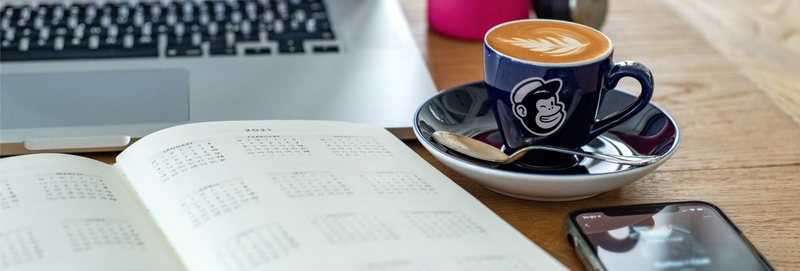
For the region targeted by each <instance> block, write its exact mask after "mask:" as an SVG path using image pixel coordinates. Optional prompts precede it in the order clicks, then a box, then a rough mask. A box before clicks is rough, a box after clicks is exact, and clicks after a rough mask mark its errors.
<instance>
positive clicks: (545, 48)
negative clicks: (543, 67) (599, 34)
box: [498, 35, 589, 56]
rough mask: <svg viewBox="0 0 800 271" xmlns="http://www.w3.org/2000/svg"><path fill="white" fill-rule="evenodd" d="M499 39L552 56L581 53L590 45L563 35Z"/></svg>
mask: <svg viewBox="0 0 800 271" xmlns="http://www.w3.org/2000/svg"><path fill="white" fill-rule="evenodd" d="M498 40H500V41H502V42H505V43H509V44H511V45H515V46H519V47H522V48H528V49H530V50H531V51H535V52H540V53H544V54H548V55H552V56H568V55H574V54H577V53H580V52H581V51H583V48H585V47H586V46H587V45H589V44H587V43H581V42H580V41H578V40H576V39H574V38H571V37H568V36H563V35H562V36H558V37H547V38H539V39H523V38H513V39H510V40H507V39H503V38H499V39H498Z"/></svg>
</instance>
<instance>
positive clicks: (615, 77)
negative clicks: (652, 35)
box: [584, 61, 653, 144]
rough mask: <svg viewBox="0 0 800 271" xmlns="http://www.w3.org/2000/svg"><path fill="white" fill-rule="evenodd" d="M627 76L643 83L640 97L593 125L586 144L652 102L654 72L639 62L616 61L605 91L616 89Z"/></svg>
mask: <svg viewBox="0 0 800 271" xmlns="http://www.w3.org/2000/svg"><path fill="white" fill-rule="evenodd" d="M626 76H629V77H633V78H634V79H636V81H639V84H641V85H642V91H641V93H640V94H639V97H636V100H634V101H633V102H632V103H631V104H629V105H628V106H626V107H625V108H624V109H622V110H620V111H617V112H614V113H613V114H610V115H608V116H606V117H604V118H603V119H601V120H598V121H596V122H595V123H594V124H593V125H592V130H591V131H590V132H589V137H588V139H587V140H586V142H584V144H586V143H589V141H591V140H592V139H594V138H596V137H597V136H599V135H600V134H602V133H604V132H606V131H608V130H609V129H611V128H612V127H614V126H616V125H617V124H620V123H622V122H623V121H626V120H628V119H629V118H631V117H633V116H634V115H636V113H639V111H642V109H644V108H645V107H646V106H647V105H648V104H649V103H650V97H652V96H653V74H652V73H650V69H648V68H647V67H645V66H644V65H642V64H641V63H639V62H635V61H623V62H619V63H614V64H613V66H612V67H611V72H610V73H609V75H608V80H607V81H606V82H607V85H606V88H605V91H608V90H611V89H614V88H615V87H616V86H617V83H619V80H620V79H622V78H623V77H626Z"/></svg>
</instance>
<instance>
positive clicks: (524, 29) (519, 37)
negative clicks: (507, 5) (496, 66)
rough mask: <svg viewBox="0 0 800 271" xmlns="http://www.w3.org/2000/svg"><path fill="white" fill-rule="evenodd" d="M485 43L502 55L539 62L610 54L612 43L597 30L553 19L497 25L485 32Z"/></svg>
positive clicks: (584, 59) (582, 59) (566, 60)
mask: <svg viewBox="0 0 800 271" xmlns="http://www.w3.org/2000/svg"><path fill="white" fill-rule="evenodd" d="M486 44H487V45H488V46H489V47H491V48H492V49H493V50H495V51H497V52H498V53H501V54H503V55H506V56H509V57H512V58H517V59H520V60H526V61H532V62H541V63H555V64H567V63H577V62H582V61H587V60H593V59H596V58H600V57H606V56H608V55H610V54H611V42H610V41H609V40H608V38H606V36H605V35H603V34H602V33H600V32H599V31H597V30H594V29H592V28H590V27H587V26H584V25H580V24H576V23H569V22H563V21H552V20H528V21H516V22H511V23H506V24H502V25H499V26H496V27H494V28H492V29H491V30H489V32H488V34H487V35H486Z"/></svg>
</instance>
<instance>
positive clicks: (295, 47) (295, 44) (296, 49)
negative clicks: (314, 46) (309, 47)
mask: <svg viewBox="0 0 800 271" xmlns="http://www.w3.org/2000/svg"><path fill="white" fill-rule="evenodd" d="M278 52H280V53H281V54H294V53H304V52H305V50H304V49H303V42H302V41H301V40H279V41H278Z"/></svg>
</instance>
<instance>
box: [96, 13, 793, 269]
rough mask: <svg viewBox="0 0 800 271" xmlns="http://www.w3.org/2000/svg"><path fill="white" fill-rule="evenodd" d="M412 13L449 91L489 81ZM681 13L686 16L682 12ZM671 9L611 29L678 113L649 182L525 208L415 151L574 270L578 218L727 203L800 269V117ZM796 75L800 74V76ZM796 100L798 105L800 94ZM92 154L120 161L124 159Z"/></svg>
mask: <svg viewBox="0 0 800 271" xmlns="http://www.w3.org/2000/svg"><path fill="white" fill-rule="evenodd" d="M664 1H671V0H664ZM743 1H749V0H743ZM682 2H692V1H682ZM717 2H719V1H717ZM401 5H402V7H403V9H404V11H405V13H406V16H407V19H408V21H409V23H410V25H411V28H412V31H413V33H414V35H415V37H416V39H417V41H418V44H419V46H420V49H421V50H422V53H423V55H424V57H425V60H426V61H427V63H428V67H429V69H430V72H431V74H432V75H433V79H434V81H435V83H436V86H437V87H438V88H439V89H446V88H449V87H453V86H456V85H460V84H463V83H467V82H472V81H478V80H481V79H482V78H483V68H482V61H483V60H482V54H483V53H482V52H483V51H482V50H483V47H482V44H481V43H480V42H469V41H460V40H455V39H451V38H447V37H445V36H442V35H439V34H436V33H433V32H431V31H429V29H428V26H427V20H426V9H425V5H426V1H425V0H401ZM670 5H671V6H673V7H677V8H680V3H675V2H670ZM670 5H667V4H665V3H663V2H661V1H660V0H611V1H610V5H609V8H610V11H609V14H608V17H607V21H606V24H605V25H604V26H603V28H602V30H603V32H605V33H606V34H607V35H608V36H610V37H611V39H612V40H613V41H614V45H615V48H616V51H615V59H616V60H617V61H621V60H636V61H639V62H642V63H644V64H646V65H647V66H648V67H649V68H650V69H651V70H652V72H653V74H654V76H655V86H656V87H655V96H654V98H653V102H654V103H656V104H658V105H659V106H660V107H661V108H663V109H664V110H666V111H667V112H669V114H670V115H671V116H672V117H673V118H674V119H675V121H676V122H677V123H678V126H679V127H680V130H681V135H682V138H681V146H680V148H679V149H678V151H677V153H676V154H675V155H674V156H673V157H672V158H671V159H670V160H669V161H667V162H666V163H665V164H664V165H663V166H661V167H660V168H659V169H658V170H656V171H655V172H654V173H652V174H650V175H648V176H646V177H645V178H643V179H642V180H639V181H637V182H635V183H633V184H631V185H628V186H625V187H623V188H621V189H618V190H615V191H611V192H607V193H604V194H601V195H599V196H596V197H593V198H589V199H585V200H579V201H572V202H536V201H527V200H520V199H515V198H510V197H506V196H502V195H499V194H496V193H493V192H491V191H489V190H487V189H485V188H483V187H482V186H480V185H477V184H476V183H474V182H472V181H470V180H468V179H467V178H465V177H463V176H461V175H459V174H457V173H455V172H454V171H453V170H451V169H449V168H447V167H445V166H444V165H442V164H441V163H439V162H438V161H437V160H436V159H434V158H433V157H432V156H431V155H430V153H428V152H427V151H426V150H425V149H424V148H423V147H422V146H421V145H420V143H419V142H417V141H407V142H406V143H407V144H408V145H409V146H410V147H411V148H412V149H414V150H415V151H416V152H417V153H419V155H420V156H422V157H423V158H425V159H426V160H427V161H429V162H430V163H431V164H433V165H434V166H435V167H436V168H438V169H439V170H441V171H442V172H444V173H445V174H446V175H447V176H449V177H450V178H451V179H452V180H453V181H455V182H456V183H458V184H459V185H461V186H462V187H463V188H464V189H466V190H467V191H469V192H470V193H472V195H474V196H475V197H477V198H478V199H480V200H481V201H482V202H483V203H484V204H486V205H487V206H488V207H489V208H491V209H492V210H493V211H495V212H497V213H498V214H499V215H500V216H501V217H502V218H504V219H505V220H506V221H508V222H509V223H510V224H511V225H512V226H514V227H516V228H517V229H518V230H519V231H521V232H522V233H523V234H525V235H526V236H527V237H528V238H530V239H531V240H533V241H534V242H535V243H536V244H538V245H539V246H541V247H542V248H544V249H545V250H546V251H547V252H549V253H550V254H552V255H553V256H554V257H556V258H557V259H558V260H560V261H561V262H562V263H564V264H565V265H567V266H568V267H570V268H571V269H573V270H581V269H582V267H581V265H580V263H579V262H578V260H577V258H576V256H575V254H574V252H573V251H572V248H571V247H570V246H569V244H568V243H567V241H566V237H565V233H564V230H563V229H562V228H561V221H562V219H563V218H564V216H565V215H566V214H567V213H568V212H569V211H571V210H573V209H576V208H583V207H593V206H604V205H619V204H633V203H647V202H662V201H679V200H703V201H709V202H712V203H714V204H717V205H718V206H720V207H721V208H722V209H723V210H724V211H725V212H726V213H727V214H728V216H729V217H730V218H731V219H732V220H733V221H734V222H735V223H736V224H737V225H738V226H739V228H740V229H741V230H742V231H744V233H745V235H746V236H748V238H749V239H750V240H751V241H752V242H753V243H754V245H755V246H756V247H757V248H758V249H759V250H760V251H761V252H762V253H763V254H764V255H766V257H767V258H768V259H769V261H770V262H771V263H772V264H773V265H774V266H775V267H776V268H778V269H780V270H800V208H796V205H797V204H798V198H799V197H800V125H798V124H797V123H795V122H794V121H793V120H792V118H791V117H790V116H789V115H790V114H797V113H800V112H793V111H790V112H789V114H787V113H786V112H784V111H782V110H781V109H779V108H778V106H776V104H775V103H773V102H772V100H771V99H770V98H769V97H768V95H767V94H765V92H764V90H762V89H759V88H757V87H756V86H755V85H754V84H753V83H752V82H751V81H749V80H748V77H747V76H746V75H744V74H742V73H741V72H740V67H738V66H736V65H735V64H734V63H732V62H730V61H728V60H727V59H726V58H724V57H723V56H722V55H721V54H720V53H718V51H717V50H715V49H714V48H713V47H712V46H711V45H709V43H707V42H706V40H704V38H703V36H702V35H701V34H700V32H697V31H695V30H694V29H693V28H692V27H691V26H690V25H689V24H687V23H686V22H684V21H683V20H682V17H679V16H678V15H677V13H676V12H675V11H673V10H672V9H671V8H670ZM793 73H794V74H795V75H794V76H796V73H797V70H795V71H793ZM751 76H752V75H751ZM621 88H623V89H627V90H632V91H637V89H638V86H637V85H636V84H635V83H633V82H632V81H631V82H627V81H623V82H622V84H621ZM789 89H791V88H789ZM788 92H789V93H788V96H789V97H790V98H789V99H790V100H792V99H795V98H798V96H800V93H792V92H791V91H788ZM798 100H800V99H798ZM84 155H85V156H88V157H92V158H95V159H98V160H102V161H107V162H113V161H114V157H115V156H116V155H117V153H95V154H84Z"/></svg>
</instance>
